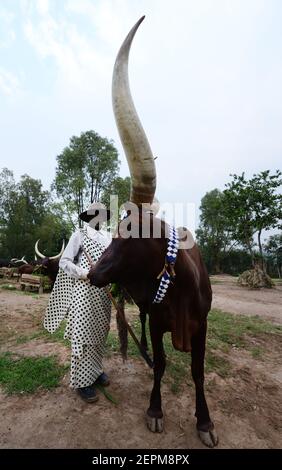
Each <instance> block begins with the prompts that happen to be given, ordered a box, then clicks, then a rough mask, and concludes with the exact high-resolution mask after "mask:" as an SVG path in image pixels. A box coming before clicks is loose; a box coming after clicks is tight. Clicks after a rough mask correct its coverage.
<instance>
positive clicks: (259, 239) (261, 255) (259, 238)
mask: <svg viewBox="0 0 282 470" xmlns="http://www.w3.org/2000/svg"><path fill="white" fill-rule="evenodd" d="M258 245H259V253H260V259H261V266H262V270H263V271H264V272H266V269H265V263H264V259H263V254H262V245H261V230H259V232H258Z"/></svg>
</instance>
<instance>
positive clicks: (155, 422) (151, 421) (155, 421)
mask: <svg viewBox="0 0 282 470" xmlns="http://www.w3.org/2000/svg"><path fill="white" fill-rule="evenodd" d="M146 421H147V426H148V429H150V431H152V432H163V430H164V419H163V418H153V417H152V416H149V415H148V414H147V415H146Z"/></svg>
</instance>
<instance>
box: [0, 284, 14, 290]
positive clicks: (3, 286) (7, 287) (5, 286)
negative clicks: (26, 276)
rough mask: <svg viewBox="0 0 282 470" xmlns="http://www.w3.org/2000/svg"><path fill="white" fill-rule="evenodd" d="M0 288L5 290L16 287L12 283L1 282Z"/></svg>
mask: <svg viewBox="0 0 282 470" xmlns="http://www.w3.org/2000/svg"><path fill="white" fill-rule="evenodd" d="M0 287H1V289H5V290H16V289H17V287H16V286H15V285H13V284H1V286H0Z"/></svg>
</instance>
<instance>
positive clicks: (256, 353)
mask: <svg viewBox="0 0 282 470" xmlns="http://www.w3.org/2000/svg"><path fill="white" fill-rule="evenodd" d="M250 351H251V355H252V356H253V358H254V359H262V358H263V351H262V349H261V348H259V347H254V348H251V349H250Z"/></svg>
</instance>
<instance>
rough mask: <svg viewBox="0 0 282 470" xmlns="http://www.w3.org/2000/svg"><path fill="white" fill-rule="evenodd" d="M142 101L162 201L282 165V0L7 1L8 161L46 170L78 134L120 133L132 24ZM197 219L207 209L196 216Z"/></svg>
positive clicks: (2, 147)
mask: <svg viewBox="0 0 282 470" xmlns="http://www.w3.org/2000/svg"><path fill="white" fill-rule="evenodd" d="M143 14H145V15H146V18H145V21H144V22H143V23H142V25H141V26H140V28H139V30H138V33H137V35H136V37H135V40H134V43H133V46H132V49H131V56H130V67H129V76H130V83H131V91H132V95H133V99H134V102H135V105H136V108H137V110H138V113H139V116H140V119H141V121H142V123H143V127H144V129H145V131H146V133H147V136H148V138H149V141H150V144H151V147H152V150H153V153H154V155H155V156H157V157H158V158H157V160H156V165H157V176H158V186H157V196H158V198H159V199H160V201H161V202H170V201H172V202H189V203H195V204H196V207H197V208H198V206H199V204H200V200H201V198H202V197H203V195H204V194H205V193H206V192H207V191H209V190H211V189H213V188H216V187H217V188H219V189H224V184H225V183H226V182H228V181H229V180H230V177H229V174H230V173H237V174H238V173H242V172H243V171H245V172H246V174H247V176H251V175H252V174H253V173H255V172H259V171H261V170H265V169H271V170H273V171H274V170H275V169H277V168H281V155H282V27H281V25H282V1H280V0H242V1H241V0H173V1H172V0H79V1H78V0H49V1H48V0H22V1H21V0H0V55H1V61H0V134H1V135H0V168H3V167H8V168H9V169H10V170H13V172H14V174H15V177H16V178H17V179H18V178H19V177H20V175H22V174H24V173H27V174H29V175H30V176H31V177H33V178H40V179H41V180H42V182H43V185H44V187H45V188H46V189H49V186H50V184H51V182H52V180H53V179H54V176H55V166H56V156H57V155H58V154H59V153H61V151H62V150H63V148H64V147H65V146H67V145H68V143H69V138H70V137H71V136H72V135H79V134H80V133H81V132H82V131H86V130H89V129H93V130H95V131H96V132H98V133H99V134H100V135H101V136H107V137H108V138H112V139H113V140H114V142H115V144H116V146H117V148H118V150H119V153H120V159H121V161H122V165H121V175H122V176H126V175H127V174H128V169H127V165H126V161H125V157H124V153H123V150H122V147H121V144H120V141H119V137H118V134H117V130H116V125H115V121H114V116H113V112H112V106H111V78H112V69H113V64H114V61H115V57H116V54H117V51H118V49H119V47H120V45H121V43H122V41H123V39H124V37H125V36H126V34H127V33H128V31H129V30H130V28H131V27H132V26H133V24H134V23H135V22H136V21H137V20H138V18H139V17H140V16H142V15H143ZM197 217H198V216H197Z"/></svg>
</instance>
